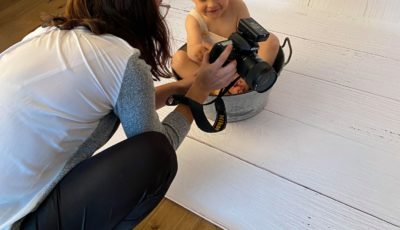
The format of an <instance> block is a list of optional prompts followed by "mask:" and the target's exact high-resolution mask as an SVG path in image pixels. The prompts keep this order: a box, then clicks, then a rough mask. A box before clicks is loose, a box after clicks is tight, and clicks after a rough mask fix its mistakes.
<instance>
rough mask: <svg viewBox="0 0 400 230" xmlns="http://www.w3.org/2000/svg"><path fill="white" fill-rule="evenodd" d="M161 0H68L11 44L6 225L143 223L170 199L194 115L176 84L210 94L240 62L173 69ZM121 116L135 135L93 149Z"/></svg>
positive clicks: (2, 62)
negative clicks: (161, 110) (169, 103)
mask: <svg viewBox="0 0 400 230" xmlns="http://www.w3.org/2000/svg"><path fill="white" fill-rule="evenodd" d="M160 7H162V5H161V1H160V0H153V1H148V0H103V1H96V0H67V5H66V9H65V15H64V16H65V17H49V18H47V22H48V23H47V24H48V25H47V27H44V28H38V29H37V30H35V31H34V32H32V33H31V34H29V35H28V36H26V37H25V38H24V39H23V40H22V41H21V42H19V43H17V44H15V45H14V46H12V47H10V48H9V49H7V50H6V51H5V52H3V53H2V54H0V69H1V71H0V110H1V111H2V112H1V114H0V135H1V137H0V168H1V170H2V173H1V174H0V229H9V228H13V229H14V228H16V229H18V228H20V229H79V228H80V229H111V228H117V229H132V228H133V227H134V226H135V225H136V224H137V223H139V222H140V220H142V219H143V218H144V217H145V216H146V215H147V214H148V213H149V212H150V211H151V210H152V209H153V208H154V207H155V206H156V205H157V204H158V203H159V201H160V200H161V199H162V197H163V196H164V195H165V193H166V191H167V190H168V188H169V186H170V184H171V182H172V180H173V178H174V176H175V174H176V170H177V166H176V156H175V152H174V149H176V148H178V146H179V144H180V143H181V142H182V140H183V138H184V137H185V136H186V134H187V132H188V130H189V128H190V124H191V122H192V120H193V118H192V114H191V112H190V109H189V108H188V107H186V106H185V105H178V106H177V107H176V109H175V110H174V111H173V112H171V113H170V114H169V115H168V116H167V117H166V118H165V119H164V120H163V121H162V122H160V121H159V119H158V116H157V113H156V111H155V110H156V108H158V107H161V106H162V105H164V103H165V100H166V98H168V97H169V96H170V95H172V94H184V95H185V96H186V97H188V98H191V99H192V100H194V101H197V102H199V103H202V102H204V100H205V99H206V98H207V96H208V95H209V93H210V92H211V91H212V90H216V89H219V88H222V87H224V86H226V85H227V84H228V83H229V82H231V81H232V80H233V79H234V73H235V70H236V66H235V65H236V64H235V63H234V62H232V63H231V64H229V65H227V66H225V67H221V66H222V64H223V63H224V61H225V60H226V59H227V57H228V55H229V53H230V51H231V49H232V47H228V48H227V49H226V50H225V51H224V52H223V53H222V54H221V56H220V57H219V59H218V60H217V61H216V62H214V63H213V64H210V63H208V61H207V60H208V56H207V55H208V54H206V55H205V56H204V58H203V62H202V65H201V67H200V70H199V73H198V77H197V78H196V79H195V80H193V82H190V81H180V82H178V83H170V84H167V85H163V86H161V87H159V88H157V89H154V86H153V80H152V79H153V78H155V79H159V77H168V76H169V71H168V68H167V64H168V60H169V58H170V53H169V41H168V30H167V27H166V24H165V22H164V18H163V16H164V15H162V14H161V11H160ZM119 121H120V122H121V124H122V126H123V128H124V131H125V133H126V135H127V137H128V139H127V140H125V141H123V142H121V143H119V144H117V145H115V146H113V147H111V148H109V149H107V150H105V151H103V152H101V153H99V154H97V155H96V156H94V157H91V155H92V154H93V153H94V152H95V151H96V150H97V149H98V148H99V147H101V146H102V145H103V144H104V143H105V142H106V141H107V140H108V139H109V138H110V137H111V135H112V134H113V132H114V131H115V127H116V126H117V125H118V123H119Z"/></svg>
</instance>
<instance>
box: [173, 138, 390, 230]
mask: <svg viewBox="0 0 400 230" xmlns="http://www.w3.org/2000/svg"><path fill="white" fill-rule="evenodd" d="M178 161H179V163H180V164H179V171H178V174H177V177H176V179H175V180H174V182H173V184H172V186H171V188H170V190H169V192H168V194H167V196H168V198H170V199H172V200H174V201H176V202H178V203H179V204H181V205H183V206H185V207H188V208H190V209H191V210H193V211H194V212H196V213H198V214H200V215H203V216H206V217H208V218H209V219H210V220H211V221H212V222H214V223H217V224H218V225H220V226H222V227H224V228H227V229H232V230H233V229H246V230H247V229H397V228H395V227H394V226H392V225H390V224H387V223H385V222H384V221H381V220H379V219H376V218H374V217H371V216H369V215H367V214H365V213H363V212H360V211H357V210H355V209H353V208H350V207H348V206H346V205H343V204H341V203H339V202H336V201H334V200H331V199H329V198H326V197H324V196H321V195H320V194H318V193H315V192H313V191H310V190H309V189H306V188H304V187H301V186H298V185H296V184H293V183H290V182H288V181H287V180H285V179H282V178H280V177H277V176H275V175H272V174H270V173H267V172H265V171H264V170H261V169H259V168H256V167H253V166H252V165H251V164H246V163H245V162H243V161H241V160H238V159H236V158H233V157H231V156H229V155H227V154H225V153H223V152H220V151H218V150H216V149H214V148H212V147H209V146H206V145H204V144H201V143H198V142H197V141H194V140H191V139H186V141H185V142H184V143H183V145H182V146H181V147H180V149H179V150H178Z"/></svg>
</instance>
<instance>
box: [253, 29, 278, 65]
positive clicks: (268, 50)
mask: <svg viewBox="0 0 400 230" xmlns="http://www.w3.org/2000/svg"><path fill="white" fill-rule="evenodd" d="M259 45H260V49H259V51H258V55H259V56H260V57H261V58H262V59H263V60H264V61H266V62H268V64H270V65H271V66H272V65H273V63H274V62H275V58H276V55H277V54H278V51H279V46H280V43H279V39H278V37H276V36H275V35H274V34H272V33H271V34H270V35H269V38H268V39H267V40H266V41H264V42H260V43H259Z"/></svg>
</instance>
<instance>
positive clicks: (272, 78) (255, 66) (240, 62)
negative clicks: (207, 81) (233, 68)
mask: <svg viewBox="0 0 400 230" xmlns="http://www.w3.org/2000/svg"><path fill="white" fill-rule="evenodd" d="M268 37H269V32H268V31H267V30H266V29H264V28H263V27H262V26H261V25H260V24H258V23H257V22H256V21H255V20H254V19H253V18H243V19H240V21H239V25H238V29H237V31H236V32H234V33H232V34H231V35H230V36H229V38H228V40H225V41H221V42H218V43H216V44H214V46H213V47H212V49H211V51H210V59H209V61H210V63H212V62H214V61H215V60H216V59H217V58H218V57H219V55H220V54H221V53H222V52H223V50H224V49H225V47H226V46H228V45H230V44H232V45H233V49H232V52H231V54H230V55H229V57H228V60H227V62H226V63H224V65H226V64H227V63H228V62H230V61H232V60H236V62H237V73H238V74H239V75H240V76H241V77H243V78H244V79H245V81H246V83H247V84H248V85H249V87H250V89H252V90H255V91H257V92H259V93H262V92H265V91H267V90H268V89H270V88H271V87H272V86H273V85H274V84H275V82H276V79H277V77H278V75H277V73H276V72H275V70H274V69H273V68H272V67H271V65H269V64H268V63H267V62H265V61H263V60H262V59H261V58H260V57H259V56H258V55H257V53H258V49H259V45H258V42H262V41H265V40H267V39H268Z"/></svg>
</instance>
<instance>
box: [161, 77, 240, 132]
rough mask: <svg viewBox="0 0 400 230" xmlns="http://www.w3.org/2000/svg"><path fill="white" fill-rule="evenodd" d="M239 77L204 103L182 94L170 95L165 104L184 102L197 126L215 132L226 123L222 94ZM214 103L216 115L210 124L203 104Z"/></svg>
mask: <svg viewBox="0 0 400 230" xmlns="http://www.w3.org/2000/svg"><path fill="white" fill-rule="evenodd" d="M238 79H239V77H238V78H236V79H235V80H234V81H233V82H231V83H230V84H229V85H228V86H227V87H225V88H224V89H222V90H220V92H219V94H218V96H217V97H216V98H215V99H214V100H212V101H210V102H208V103H206V104H200V103H198V102H196V101H194V100H192V99H190V98H188V97H185V96H183V95H172V96H171V97H169V98H168V100H167V102H166V104H167V105H170V106H173V105H178V104H185V105H187V106H189V108H190V111H191V112H192V115H193V119H194V121H195V122H196V125H197V127H199V128H200V129H201V130H202V131H204V132H207V133H216V132H220V131H222V130H224V129H225V127H226V123H227V117H226V109H225V103H224V100H222V96H223V95H224V94H225V93H226V92H228V90H229V89H230V88H231V87H232V86H233V85H234V84H235V83H236V81H237V80H238ZM212 103H214V104H215V110H216V112H217V116H216V118H215V120H214V124H213V125H211V124H210V122H209V121H208V120H207V117H206V115H205V114H204V108H203V106H204V105H210V104H212Z"/></svg>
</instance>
